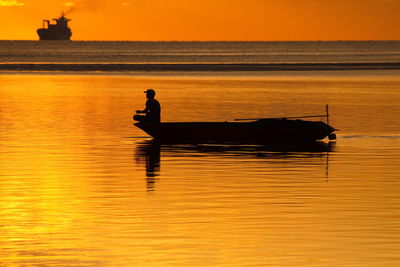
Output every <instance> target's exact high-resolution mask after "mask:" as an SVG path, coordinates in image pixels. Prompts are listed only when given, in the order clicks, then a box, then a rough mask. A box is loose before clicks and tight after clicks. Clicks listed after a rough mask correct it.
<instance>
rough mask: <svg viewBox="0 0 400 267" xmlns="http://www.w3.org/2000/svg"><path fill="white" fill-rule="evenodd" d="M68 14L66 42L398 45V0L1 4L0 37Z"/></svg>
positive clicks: (31, 36)
mask: <svg viewBox="0 0 400 267" xmlns="http://www.w3.org/2000/svg"><path fill="white" fill-rule="evenodd" d="M68 9H71V12H70V13H69V14H68V17H70V18H71V19H72V21H71V23H70V26H71V28H72V31H73V35H72V38H71V39H73V40H151V41H153V40H167V41H169V40H246V41H247V40H266V41H268V40H400V30H399V29H400V18H399V17H400V0H0V25H1V27H0V39H2V40H7V39H14V40H37V39H38V37H37V35H36V29H37V28H39V27H41V25H42V19H49V18H54V17H57V16H58V15H59V14H60V12H61V10H68Z"/></svg>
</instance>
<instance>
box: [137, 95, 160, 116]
mask: <svg viewBox="0 0 400 267" xmlns="http://www.w3.org/2000/svg"><path fill="white" fill-rule="evenodd" d="M145 93H146V98H147V101H146V108H145V109H144V110H136V113H144V114H145V115H135V116H133V119H134V120H136V121H138V122H156V123H159V122H160V113H161V106H160V103H159V102H158V101H157V100H156V99H154V97H155V95H156V92H155V91H154V90H153V89H148V90H146V91H145Z"/></svg>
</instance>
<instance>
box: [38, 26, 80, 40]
mask: <svg viewBox="0 0 400 267" xmlns="http://www.w3.org/2000/svg"><path fill="white" fill-rule="evenodd" d="M37 34H38V35H39V40H41V41H42V40H67V41H68V40H70V38H71V36H72V32H71V30H69V29H68V30H63V31H52V30H49V29H38V30H37Z"/></svg>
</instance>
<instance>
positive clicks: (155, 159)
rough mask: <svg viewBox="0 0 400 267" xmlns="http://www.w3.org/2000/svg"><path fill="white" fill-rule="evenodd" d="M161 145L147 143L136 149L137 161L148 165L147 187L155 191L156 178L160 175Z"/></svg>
mask: <svg viewBox="0 0 400 267" xmlns="http://www.w3.org/2000/svg"><path fill="white" fill-rule="evenodd" d="M160 148H161V147H160V144H158V143H155V142H152V141H146V142H143V143H141V144H138V145H137V147H136V153H135V159H136V161H137V162H141V163H142V162H144V163H145V165H146V183H147V184H146V186H147V190H148V191H154V186H155V182H156V177H157V176H159V175H160Z"/></svg>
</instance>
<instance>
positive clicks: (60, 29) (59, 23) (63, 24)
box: [37, 13, 72, 40]
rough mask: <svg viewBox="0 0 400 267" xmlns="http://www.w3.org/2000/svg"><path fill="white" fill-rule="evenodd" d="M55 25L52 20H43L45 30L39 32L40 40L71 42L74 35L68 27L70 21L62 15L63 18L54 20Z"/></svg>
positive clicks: (41, 29)
mask: <svg viewBox="0 0 400 267" xmlns="http://www.w3.org/2000/svg"><path fill="white" fill-rule="evenodd" d="M53 20H54V21H55V23H54V24H52V23H51V22H50V20H43V28H40V29H38V30H37V33H38V35H39V39H40V40H69V39H70V38H71V35H72V31H71V29H70V28H69V27H68V22H69V21H70V19H68V18H66V17H65V14H64V13H62V14H61V17H59V18H57V19H53Z"/></svg>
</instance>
